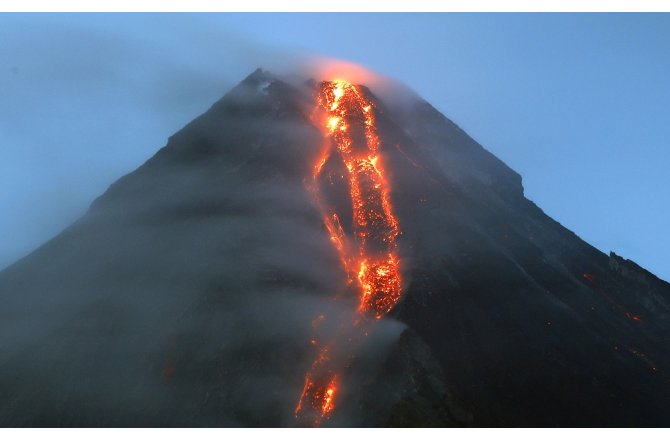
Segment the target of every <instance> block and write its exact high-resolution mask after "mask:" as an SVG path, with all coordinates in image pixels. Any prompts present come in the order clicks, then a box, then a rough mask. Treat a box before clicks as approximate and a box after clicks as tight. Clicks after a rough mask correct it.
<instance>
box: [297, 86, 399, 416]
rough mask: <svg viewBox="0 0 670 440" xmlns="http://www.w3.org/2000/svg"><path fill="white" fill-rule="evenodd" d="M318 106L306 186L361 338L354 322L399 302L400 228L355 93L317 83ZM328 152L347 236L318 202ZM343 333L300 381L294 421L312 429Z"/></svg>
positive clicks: (348, 342) (333, 384) (333, 393)
mask: <svg viewBox="0 0 670 440" xmlns="http://www.w3.org/2000/svg"><path fill="white" fill-rule="evenodd" d="M318 107H319V110H321V111H322V112H321V114H323V113H325V119H324V122H323V125H322V126H323V127H324V129H325V133H326V136H327V141H328V144H327V148H326V149H325V151H324V153H323V154H322V156H321V157H320V158H319V159H318V160H317V162H316V164H315V165H314V170H313V175H312V182H311V185H309V186H310V188H311V193H312V195H313V196H314V198H315V200H316V202H317V205H319V207H320V209H321V211H322V215H323V220H324V224H325V225H326V228H327V230H328V232H329V234H330V238H331V242H332V243H333V246H334V247H335V249H336V250H337V252H338V254H339V256H340V260H341V261H342V265H343V266H344V269H345V271H346V272H347V274H348V281H349V283H353V282H354V281H355V282H356V286H357V291H358V297H359V298H358V301H359V306H358V310H357V313H358V315H359V317H361V318H363V319H356V321H355V322H353V323H350V326H351V327H355V328H357V329H358V332H355V333H356V334H357V335H359V336H360V337H361V338H362V337H363V336H365V335H367V330H366V329H364V328H362V327H360V326H361V322H364V321H369V320H370V319H369V318H373V319H372V320H373V321H374V319H380V318H382V317H383V316H384V315H386V314H387V313H388V312H389V311H390V310H391V309H392V308H393V307H394V306H395V305H396V304H397V302H398V300H399V299H400V296H401V293H402V278H401V274H400V262H399V259H398V257H397V255H396V248H397V244H396V238H397V236H398V235H399V234H400V230H399V227H398V221H397V219H396V217H395V216H394V214H393V209H392V205H391V201H390V196H389V192H390V191H389V184H388V182H387V180H386V177H385V173H384V168H383V166H382V163H381V162H382V161H381V160H380V155H379V151H378V150H379V147H380V140H379V136H378V134H377V127H376V121H375V117H374V106H373V104H372V103H371V102H370V101H369V100H368V99H367V98H366V97H365V95H364V93H363V92H362V91H361V90H360V89H359V88H358V87H356V86H354V85H352V84H350V83H348V82H346V81H341V80H336V81H332V82H324V83H322V84H321V89H320V94H319V98H318ZM334 154H337V155H339V160H341V162H342V163H343V164H344V166H345V167H346V170H347V171H346V172H347V175H346V184H347V185H348V190H349V191H348V192H349V199H350V202H351V213H352V214H353V218H352V219H351V220H352V223H351V224H352V227H351V229H352V235H353V237H352V238H349V237H348V235H347V233H346V232H345V228H344V227H343V226H342V223H341V221H340V220H341V219H342V218H343V217H342V215H341V213H338V212H337V208H334V207H326V206H324V202H323V201H322V200H321V197H320V191H319V183H318V179H319V177H320V176H321V174H322V172H323V169H324V166H325V165H326V163H327V162H328V160H329V159H331V157H332V156H333V155H334ZM343 177H344V176H343ZM368 317H369V318H368ZM343 329H344V327H343ZM345 334H346V332H345V331H344V330H343V331H341V334H340V337H339V338H338V337H336V338H335V340H334V341H332V342H331V343H330V344H328V345H327V346H325V347H321V348H319V355H318V356H317V359H316V360H315V361H314V363H313V364H312V368H311V370H310V371H309V372H308V373H307V375H306V377H305V385H304V387H303V390H302V393H301V396H300V400H299V402H298V405H297V407H296V409H295V416H296V418H301V419H302V420H304V421H306V422H309V423H311V425H312V426H319V425H320V423H321V421H322V420H325V419H328V418H329V417H330V415H331V413H332V411H333V410H334V407H335V403H336V399H337V390H338V382H339V380H338V377H340V375H341V372H339V371H338V370H339V369H341V368H346V367H345V366H338V362H337V359H335V358H336V357H337V358H342V357H346V358H351V357H352V351H354V350H355V348H354V346H355V343H354V342H352V340H353V339H352V337H351V335H349V336H342V335H345ZM313 343H315V341H313ZM316 345H317V346H318V344H316ZM337 353H339V355H337ZM340 363H341V362H340Z"/></svg>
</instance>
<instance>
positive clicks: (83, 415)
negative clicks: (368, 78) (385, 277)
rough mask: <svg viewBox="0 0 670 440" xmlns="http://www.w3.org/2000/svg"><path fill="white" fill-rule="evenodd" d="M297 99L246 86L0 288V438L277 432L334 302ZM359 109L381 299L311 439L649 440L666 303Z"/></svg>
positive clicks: (6, 275) (669, 352)
mask: <svg viewBox="0 0 670 440" xmlns="http://www.w3.org/2000/svg"><path fill="white" fill-rule="evenodd" d="M315 87H316V83H315V82H297V81H295V79H292V80H288V79H285V78H280V77H276V76H274V75H272V74H270V73H267V72H263V71H261V70H258V71H256V72H254V73H253V74H252V75H251V76H249V77H248V78H246V79H245V80H244V81H243V82H242V83H240V84H239V85H238V86H237V87H235V88H234V89H233V90H232V91H230V92H229V93H228V94H226V96H224V98H222V99H221V100H220V101H218V102H217V103H215V104H214V105H213V106H212V107H211V108H210V109H209V110H208V111H207V112H206V113H204V114H203V115H201V116H200V117H198V118H196V119H195V120H194V121H192V122H191V123H190V124H188V125H187V126H186V127H184V128H183V129H182V130H180V131H179V132H177V133H176V134H175V135H173V136H172V137H171V138H170V139H169V141H168V143H167V145H166V146H165V147H164V148H162V149H161V150H159V151H158V153H157V154H156V155H155V156H154V157H153V158H151V159H150V160H148V161H147V162H146V163H145V164H144V165H142V166H141V167H140V168H138V169H137V170H136V171H134V172H132V173H130V174H128V175H127V176H124V177H123V178H121V179H119V180H118V181H117V182H116V183H114V184H113V185H112V186H111V187H110V188H109V190H108V191H107V192H106V193H105V194H103V195H102V196H101V197H100V198H98V199H97V200H96V201H95V202H94V203H93V204H92V206H91V208H90V210H89V211H88V213H87V214H86V215H85V216H84V217H82V218H81V219H80V220H79V221H77V222H76V223H75V224H73V225H72V226H70V227H69V228H68V229H66V230H65V231H63V232H62V233H61V234H60V235H58V236H57V237H55V238H54V239H52V240H51V241H49V242H48V243H46V244H45V245H43V246H42V247H40V248H39V249H38V250H36V251H35V252H33V253H32V254H31V255H29V256H27V257H26V258H23V259H22V260H20V261H18V262H17V263H15V264H14V265H12V266H10V267H9V268H7V269H6V270H4V271H2V272H0V425H2V426H292V425H293V424H294V417H293V411H294V407H295V404H296V400H297V398H298V396H299V394H300V390H301V388H302V385H303V378H304V374H305V371H306V370H307V369H308V368H309V365H310V362H312V359H313V356H314V351H313V349H312V348H311V347H310V343H309V340H310V338H311V335H312V333H313V332H314V329H313V325H312V320H313V319H314V317H315V316H317V315H319V314H320V313H324V312H325V313H326V314H327V316H328V323H326V324H325V327H324V329H323V330H322V331H325V332H328V331H333V330H332V328H333V326H335V325H336V322H337V320H338V317H341V318H342V319H346V318H347V317H348V316H349V315H350V314H351V308H352V304H354V302H353V301H352V300H351V299H348V298H346V297H345V298H342V299H338V300H333V299H332V298H333V294H334V292H337V291H338V289H340V287H341V285H342V283H343V276H344V275H343V272H342V269H341V268H340V263H339V261H338V255H337V253H336V252H335V251H334V249H333V247H332V246H331V244H330V239H329V236H328V233H327V232H326V229H325V227H324V225H323V220H322V218H321V215H320V213H319V211H318V210H317V209H316V207H315V206H314V203H313V202H312V200H311V199H310V196H309V194H308V192H307V191H306V190H305V185H304V179H305V176H308V175H309V174H310V173H311V166H312V164H313V163H314V161H315V160H316V158H317V155H318V153H319V151H318V150H319V148H318V147H319V146H320V145H322V142H323V134H322V132H321V130H320V129H319V128H318V127H316V126H314V124H313V123H312V120H311V113H312V111H313V108H314V96H315ZM361 90H362V91H363V92H364V93H365V94H366V95H367V97H368V98H369V99H370V100H372V101H373V102H374V103H375V115H376V120H377V126H378V131H379V135H380V139H381V150H380V151H381V153H382V154H383V156H384V159H385V163H386V168H387V170H388V172H389V175H390V176H391V178H390V181H391V187H392V193H391V199H392V201H393V206H394V210H395V213H396V215H397V218H398V223H399V225H400V229H401V231H402V235H401V236H400V237H399V239H398V245H399V249H400V253H401V264H402V271H403V279H404V294H403V298H402V299H401V302H400V303H399V304H398V305H397V307H396V308H395V309H394V310H393V311H392V312H391V313H390V315H389V317H387V318H384V319H383V320H381V321H380V322H379V324H378V325H377V326H376V327H375V330H374V331H373V332H372V334H371V335H370V340H369V342H366V345H365V346H364V347H363V349H361V351H360V352H359V353H357V356H356V359H355V360H354V361H353V364H352V366H351V368H350V371H348V377H349V379H348V382H347V386H346V389H345V390H343V392H342V395H341V397H340V398H339V400H338V406H337V408H336V411H335V413H334V414H333V417H332V419H331V420H329V421H328V423H326V424H325V425H326V426H328V425H332V426H669V425H670V349H669V347H670V340H669V335H670V321H669V319H668V316H669V313H670V285H669V284H668V283H666V282H664V281H662V280H660V279H658V278H656V277H655V276H654V275H652V274H651V273H649V272H647V271H645V270H644V269H642V268H640V267H639V266H637V265H636V264H635V263H633V262H631V261H628V260H625V259H623V258H621V257H619V256H617V255H615V254H610V255H609V256H608V255H605V254H603V253H602V252H600V251H598V250H597V249H595V248H593V247H592V246H590V245H589V244H588V243H585V242H584V241H583V240H581V239H580V238H579V237H578V236H577V235H575V234H574V233H572V232H571V231H569V230H567V229H566V228H564V227H563V226H561V225H560V224H559V223H557V222H556V221H554V220H552V219H551V218H550V217H548V216H547V215H546V214H544V213H543V212H542V210H541V209H540V208H538V207H537V206H536V205H535V204H534V203H533V202H531V201H530V200H528V199H526V198H525V197H524V194H523V187H522V183H521V177H520V176H519V175H518V174H517V173H516V172H514V171H513V170H511V169H510V168H509V167H507V166H506V165H505V164H504V163H503V162H501V161H500V160H498V159H497V158H496V157H495V156H493V155H492V154H490V153H489V152H487V151H486V150H485V149H484V148H482V147H481V146H480V145H479V144H477V142H475V141H474V140H473V139H472V138H470V137H469V136H468V135H467V134H466V133H465V132H463V131H462V130H461V129H460V128H459V127H457V126H456V125H455V124H454V123H452V122H451V121H449V120H448V119H447V118H445V117H444V116H443V115H442V114H440V113H439V112H438V111H437V110H435V109H434V108H433V107H432V106H431V105H430V104H428V103H427V102H425V101H423V100H421V99H419V98H413V99H408V100H405V101H404V102H403V103H402V105H400V104H398V103H395V104H390V103H389V102H386V101H385V100H380V98H379V97H377V96H375V95H374V94H373V93H372V92H371V91H370V90H369V89H367V88H365V87H361ZM120 129H122V128H120ZM328 171H329V172H330V173H331V174H332V175H333V176H334V177H335V178H337V175H336V173H337V168H336V167H334V168H332V169H329V170H328ZM557 185H560V182H557ZM604 226H606V225H604Z"/></svg>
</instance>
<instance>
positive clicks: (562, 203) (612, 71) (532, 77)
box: [0, 13, 670, 280]
mask: <svg viewBox="0 0 670 440" xmlns="http://www.w3.org/2000/svg"><path fill="white" fill-rule="evenodd" d="M668 54H670V14H511V13H506V14H39V15H38V14H0V268H2V267H5V266H7V265H9V264H11V263H12V262H14V261H15V260H16V259H18V258H20V257H22V256H24V255H26V254H28V253H29V252H31V251H32V250H34V249H35V248H37V247H38V246H39V245H41V244H43V243H44V242H45V241H47V240H48V239H50V238H52V237H53V236H55V235H56V234H58V233H59V232H60V231H61V230H63V228H65V227H67V226H68V225H69V224H71V223H72V222H73V221H75V220H76V219H77V218H78V217H80V216H81V215H82V214H83V213H84V212H85V211H86V209H87V208H88V206H89V204H90V203H91V202H92V201H93V199H95V197H97V196H98V195H100V194H101V193H102V192H104V191H105V189H106V188H107V187H108V186H109V185H110V184H111V183H113V182H114V181H115V180H116V179H118V178H119V177H120V176H122V175H124V174H126V173H128V172H130V171H132V170H133V169H135V168H136V167H138V166H139V165H141V164H142V163H143V162H144V161H146V160H147V159H149V158H150V157H151V156H152V155H153V154H154V153H155V152H156V151H157V150H158V149H159V148H161V147H162V146H164V145H165V143H166V141H167V138H168V137H169V136H170V135H171V134H172V133H174V132H176V131H177V130H179V129H180V128H181V127H183V126H184V125H185V124H186V123H188V122H189V121H190V120H192V119H193V118H195V117H196V116H198V115H199V114H200V113H202V112H204V111H205V110H207V109H208V108H209V106H211V104H212V103H214V102H215V101H216V100H218V99H219V98H220V97H221V96H222V95H223V94H224V93H225V92H226V91H227V90H228V89H230V88H231V87H232V86H234V85H235V84H236V83H237V82H239V81H241V80H242V79H243V78H244V77H245V76H247V75H248V74H249V73H251V71H253V70H254V69H255V68H256V67H263V68H265V69H268V70H273V71H277V72H279V73H283V72H287V71H290V70H291V69H292V68H293V66H297V65H300V64H301V63H304V62H305V60H306V59H310V57H312V56H327V57H332V58H337V59H343V60H348V61H351V62H355V63H358V64H361V65H363V66H365V67H366V68H369V69H371V70H374V71H376V72H379V73H381V74H383V75H386V76H389V77H391V78H394V79H396V80H398V81H400V82H402V83H404V84H406V85H407V86H409V87H410V88H412V89H413V90H415V91H416V92H417V93H418V94H419V95H421V96H422V97H423V98H425V99H426V100H428V101H429V102H430V103H432V104H433V105H434V106H435V107H436V108H437V109H438V110H440V111H441V112H442V113H444V114H445V115H446V116H447V117H449V118H450V119H451V120H453V121H454V122H455V123H456V124H458V125H459V126H460V127H461V128H463V129H464V130H465V131H466V132H468V134H470V136H472V137H473V138H474V139H475V140H477V141H478V142H479V143H480V144H482V145H483V146H484V147H485V148H486V149H488V150H489V151H491V152H492V153H494V154H495V155H496V156H498V157H499V158H500V159H502V160H503V161H504V162H505V163H507V164H508V165H509V166H510V167H512V168H513V169H514V170H516V171H517V172H519V173H520V174H521V176H522V177H523V184H524V188H525V194H526V197H528V198H529V199H531V200H533V201H534V202H535V203H536V204H538V205H539V206H540V207H541V208H542V209H543V210H544V211H545V212H546V213H547V214H548V215H550V216H551V217H553V218H554V219H556V220H557V221H559V222H560V223H561V224H563V225H564V226H566V227H567V228H569V229H570V230H572V231H574V232H575V233H576V234H577V235H579V236H580V237H581V238H583V239H584V240H586V241H587V242H589V243H591V244H592V245H594V246H595V247H597V248H598V249H600V250H602V251H603V252H609V251H611V250H612V251H615V252H616V253H617V254H619V255H622V256H623V257H625V258H629V259H632V260H634V261H635V262H637V263H638V264H640V265H642V266H643V267H645V268H647V269H648V270H650V271H652V272H654V273H655V274H657V275H658V276H660V277H661V278H664V279H666V280H670V234H668V233H667V230H668V225H670V204H669V203H668V197H667V194H668V191H669V190H668V189H669V188H670V172H669V167H668V165H670V151H669V149H668V143H669V142H668V140H669V139H670V105H669V104H668V103H670V57H669V56H668Z"/></svg>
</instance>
